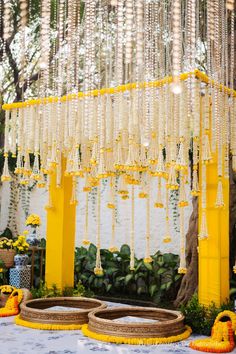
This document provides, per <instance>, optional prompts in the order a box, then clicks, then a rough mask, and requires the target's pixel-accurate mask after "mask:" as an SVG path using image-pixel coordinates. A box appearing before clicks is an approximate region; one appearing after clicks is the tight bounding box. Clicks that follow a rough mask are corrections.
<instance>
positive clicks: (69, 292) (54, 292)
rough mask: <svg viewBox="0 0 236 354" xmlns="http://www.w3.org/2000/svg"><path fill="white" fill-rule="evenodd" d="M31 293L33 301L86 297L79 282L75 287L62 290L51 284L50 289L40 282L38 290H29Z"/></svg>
mask: <svg viewBox="0 0 236 354" xmlns="http://www.w3.org/2000/svg"><path fill="white" fill-rule="evenodd" d="M31 293H32V296H33V298H34V299H38V298H49V297H60V296H87V293H86V291H85V288H84V286H83V285H82V284H81V282H78V283H77V284H76V287H75V288H73V287H66V288H64V289H63V290H60V289H58V287H57V286H56V285H55V284H53V285H52V287H51V288H48V287H47V285H46V284H45V283H44V282H43V281H41V282H40V284H39V287H38V288H31Z"/></svg>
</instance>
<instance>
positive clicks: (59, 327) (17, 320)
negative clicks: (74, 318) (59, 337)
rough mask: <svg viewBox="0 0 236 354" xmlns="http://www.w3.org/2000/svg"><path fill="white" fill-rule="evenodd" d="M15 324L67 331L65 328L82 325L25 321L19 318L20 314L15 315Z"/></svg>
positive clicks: (71, 328)
mask: <svg viewBox="0 0 236 354" xmlns="http://www.w3.org/2000/svg"><path fill="white" fill-rule="evenodd" d="M15 324H16V325H18V326H23V327H28V328H31V329H40V330H47V331H67V330H78V329H81V328H82V325H79V324H70V325H60V324H52V323H37V322H30V321H25V320H22V319H21V318H20V315H18V316H16V317H15Z"/></svg>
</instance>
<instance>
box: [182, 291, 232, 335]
mask: <svg viewBox="0 0 236 354" xmlns="http://www.w3.org/2000/svg"><path fill="white" fill-rule="evenodd" d="M180 310H181V312H182V313H183V314H184V316H185V322H186V324H187V325H189V326H190V327H191V328H192V330H193V332H194V333H197V334H204V335H207V336H209V335H210V334H211V328H212V326H213V324H214V321H215V318H216V316H217V315H218V314H219V313H220V312H222V311H224V310H230V311H232V310H233V303H232V302H231V301H229V302H226V303H224V304H222V305H221V306H219V307H217V306H216V305H215V303H214V302H212V303H211V304H210V305H209V306H204V305H202V304H200V303H199V301H198V297H197V295H193V297H192V298H191V300H190V301H189V302H188V303H187V305H182V306H181V307H180Z"/></svg>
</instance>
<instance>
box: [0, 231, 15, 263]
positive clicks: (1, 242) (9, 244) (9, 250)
mask: <svg viewBox="0 0 236 354" xmlns="http://www.w3.org/2000/svg"><path fill="white" fill-rule="evenodd" d="M15 254H16V251H15V249H14V247H13V240H10V239H8V238H6V237H2V238H0V259H1V260H2V261H3V263H4V265H5V267H6V268H11V267H12V266H13V264H14V256H15Z"/></svg>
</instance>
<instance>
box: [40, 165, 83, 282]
mask: <svg viewBox="0 0 236 354" xmlns="http://www.w3.org/2000/svg"><path fill="white" fill-rule="evenodd" d="M65 167H66V159H65V158H63V159H62V171H61V172H62V177H61V186H60V187H57V186H56V172H55V171H53V173H52V174H51V175H50V187H49V193H50V195H51V202H52V208H50V209H48V212H47V239H46V241H47V246H46V274H45V281H46V284H47V286H48V287H50V286H52V284H56V285H57V286H58V287H59V288H60V289H63V288H65V287H73V286H74V250H75V220H76V219H75V218H76V206H75V205H71V204H70V199H71V193H72V177H71V176H64V171H65Z"/></svg>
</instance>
